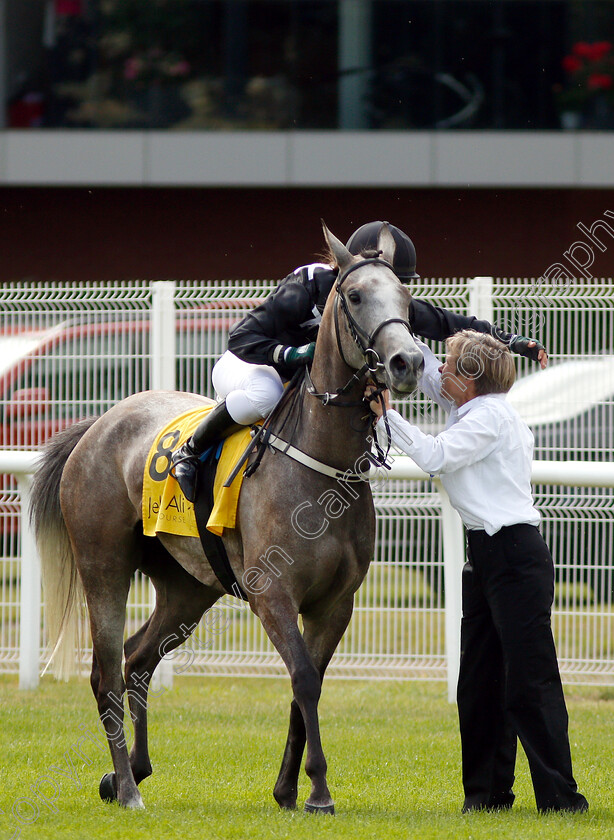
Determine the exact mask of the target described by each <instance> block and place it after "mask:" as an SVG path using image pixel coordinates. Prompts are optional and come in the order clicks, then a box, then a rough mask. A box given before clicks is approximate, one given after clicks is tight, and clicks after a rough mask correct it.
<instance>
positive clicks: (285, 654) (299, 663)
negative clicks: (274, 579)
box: [254, 591, 335, 814]
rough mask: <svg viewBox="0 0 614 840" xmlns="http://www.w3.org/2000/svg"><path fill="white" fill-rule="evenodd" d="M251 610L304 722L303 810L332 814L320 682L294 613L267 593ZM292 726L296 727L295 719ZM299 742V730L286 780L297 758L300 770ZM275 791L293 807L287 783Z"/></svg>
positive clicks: (286, 603) (286, 757) (280, 597)
mask: <svg viewBox="0 0 614 840" xmlns="http://www.w3.org/2000/svg"><path fill="white" fill-rule="evenodd" d="M267 596H268V597H267ZM254 610H255V612H256V614H257V615H258V617H259V618H260V621H261V622H262V625H263V627H264V629H265V630H266V633H267V635H268V637H269V638H270V640H271V641H272V642H273V644H274V645H275V647H276V649H277V650H278V652H279V654H280V656H281V658H282V659H283V660H284V663H285V665H286V668H287V669H288V673H289V674H290V679H291V681H292V692H293V694H294V701H295V703H296V706H295V709H296V708H298V711H299V713H300V715H301V717H302V720H303V722H304V731H305V739H306V741H307V758H306V760H305V772H306V773H307V775H308V776H309V778H310V779H311V793H310V795H309V797H308V799H307V802H306V803H305V810H306V811H318V812H319V813H328V814H333V813H334V810H335V808H334V804H333V800H332V799H331V796H330V791H329V789H328V785H327V783H326V759H325V757H324V751H323V749H322V742H321V739H320V725H319V721H318V701H319V699H320V691H321V679H320V674H319V672H318V669H317V667H316V666H315V665H314V663H313V661H312V659H311V656H310V655H309V651H308V650H307V646H306V644H305V640H304V639H303V637H302V636H301V634H300V632H299V629H298V624H297V620H298V612H297V610H296V608H295V607H294V605H293V604H292V602H291V601H290V598H289V597H288V596H287V595H285V593H281V592H277V593H275V594H273V593H270V591H267V593H266V596H260V597H259V598H257V599H256V600H255V603H254ZM295 715H296V712H295ZM294 725H295V726H296V725H297V723H296V717H295V724H294ZM291 732H292V723H291ZM289 738H290V735H289ZM300 741H301V738H300V730H299V739H298V741H297V746H298V747H299V750H298V751H297V750H296V748H294V749H293V748H292V747H290V748H288V746H286V753H285V755H284V762H285V763H287V766H288V771H287V774H288V777H289V778H290V777H291V776H293V775H294V772H295V768H296V756H297V755H298V766H299V767H300V755H302V751H303V745H304V741H303V742H302V744H301V743H300ZM282 771H283V765H282ZM297 776H298V771H297ZM278 784H279V780H278ZM293 786H294V788H296V781H294V785H293ZM275 790H276V793H275V794H274V795H275V798H276V799H277V801H278V803H279V804H280V805H281V806H282V807H286V808H288V807H294V805H295V804H296V794H295V793H294V794H293V793H292V784H290V787H289V788H288V790H283V791H282V789H281V788H278V785H276V786H275ZM278 794H279V798H278ZM293 796H294V799H293V798H292V797H293ZM280 798H281V801H280Z"/></svg>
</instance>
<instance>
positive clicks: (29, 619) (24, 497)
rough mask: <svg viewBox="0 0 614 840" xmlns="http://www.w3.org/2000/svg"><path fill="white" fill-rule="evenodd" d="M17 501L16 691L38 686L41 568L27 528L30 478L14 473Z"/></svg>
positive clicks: (28, 525) (31, 533)
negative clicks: (17, 675)
mask: <svg viewBox="0 0 614 840" xmlns="http://www.w3.org/2000/svg"><path fill="white" fill-rule="evenodd" d="M16 478H17V487H18V489H19V496H20V499H21V576H20V577H21V590H20V605H19V688H24V689H31V688H36V687H37V686H38V680H39V676H38V672H39V667H40V655H41V568H40V558H39V556H38V552H37V550H36V541H35V539H34V534H33V532H32V529H31V527H30V518H29V515H28V514H29V510H30V486H31V484H32V476H31V475H28V474H27V473H17V474H16Z"/></svg>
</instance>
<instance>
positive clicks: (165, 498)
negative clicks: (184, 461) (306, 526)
mask: <svg viewBox="0 0 614 840" xmlns="http://www.w3.org/2000/svg"><path fill="white" fill-rule="evenodd" d="M213 408H215V406H214V405H212V406H206V407H204V408H202V407H201V408H195V409H192V410H191V411H186V412H185V413H184V414H180V415H179V416H178V417H176V418H175V419H174V420H172V421H171V422H170V423H168V424H167V425H166V426H165V427H164V428H163V429H162V431H161V432H160V433H159V434H158V436H157V437H156V439H155V441H154V443H153V446H152V447H151V449H150V451H149V455H148V456H147V460H146V461H145V472H144V476H143V506H142V511H143V533H144V534H145V536H147V537H155V536H156V534H157V533H158V532H160V531H163V532H164V533H166V534H178V535H180V536H184V537H198V528H197V526H196V517H195V516H194V505H193V504H192V502H189V501H188V500H187V499H186V497H185V496H184V495H183V493H182V491H181V488H180V487H179V484H178V483H177V482H176V480H175V479H174V478H173V477H172V476H171V475H169V468H170V464H171V462H170V456H171V454H172V453H173V451H174V450H175V449H177V447H178V446H181V444H182V443H184V442H185V441H186V440H187V439H188V438H189V437H190V436H191V435H192V434H193V432H194V431H195V429H196V428H197V426H198V425H199V424H200V422H201V421H202V420H204V418H205V417H206V415H207V413H208V412H209V411H211V409H213ZM249 441H250V430H249V428H248V427H246V428H245V429H242V430H241V431H239V432H235V434H233V435H231V436H230V437H228V438H226V440H225V441H224V445H223V447H222V453H221V455H220V459H219V463H218V466H217V471H216V474H215V481H214V486H213V498H214V506H213V510H212V511H211V514H210V516H209V520H208V522H207V530H208V531H211V532H212V533H214V534H217V536H219V537H221V536H222V534H223V533H224V528H234V527H235V524H236V519H237V505H238V502H239V493H240V492H241V484H242V482H243V471H242V470H240V471H239V473H238V474H237V476H236V477H235V479H234V481H233V482H232V484H231V485H230V487H224V482H225V481H226V478H227V477H228V476H229V475H230V473H231V472H232V470H233V469H234V467H235V465H236V463H237V461H238V460H239V458H240V457H241V455H242V454H243V452H244V451H245V448H246V446H247V444H248V443H249Z"/></svg>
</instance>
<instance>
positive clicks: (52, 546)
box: [30, 417, 96, 680]
mask: <svg viewBox="0 0 614 840" xmlns="http://www.w3.org/2000/svg"><path fill="white" fill-rule="evenodd" d="M95 421H96V418H95V417H94V418H88V419H86V420H81V421H80V422H78V423H74V424H73V425H71V426H68V428H66V429H64V430H63V431H61V432H59V433H58V434H57V435H55V436H54V437H53V438H51V440H50V441H49V442H48V443H47V445H46V447H45V450H44V453H43V456H42V460H41V462H40V466H39V467H38V469H37V471H36V473H35V474H34V480H33V482H32V492H31V496H30V521H31V523H32V525H33V526H34V533H35V535H36V545H37V547H38V553H39V556H40V559H41V569H42V579H43V592H44V596H45V617H46V623H47V631H48V634H49V640H50V642H51V645H52V653H51V657H50V658H49V662H48V663H47V665H46V667H45V670H47V668H48V667H49V665H50V663H51V661H52V660H53V663H54V672H55V675H56V677H57V678H58V679H64V680H67V679H68V677H69V676H70V674H71V673H72V672H73V671H74V670H75V661H76V653H77V652H78V651H79V650H80V638H79V606H80V604H81V603H82V601H83V588H82V585H81V580H80V578H79V574H78V571H77V566H76V563H75V558H74V555H73V552H72V547H71V545H70V539H69V537H68V531H67V530H66V523H65V521H64V517H63V515H62V509H61V508H60V480H61V478H62V473H63V471H64V467H65V465H66V461H67V460H68V457H69V455H70V453H71V452H72V451H73V449H74V448H75V446H76V445H77V444H78V443H79V441H80V440H81V438H82V437H83V435H84V434H85V433H86V432H87V430H88V429H89V428H90V426H91V425H92V424H93V423H95Z"/></svg>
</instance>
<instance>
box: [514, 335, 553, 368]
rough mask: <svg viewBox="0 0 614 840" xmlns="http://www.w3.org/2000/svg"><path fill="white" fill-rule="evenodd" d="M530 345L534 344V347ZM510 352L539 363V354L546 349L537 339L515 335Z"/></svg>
mask: <svg viewBox="0 0 614 840" xmlns="http://www.w3.org/2000/svg"><path fill="white" fill-rule="evenodd" d="M529 344H533V346H532V347H529ZM510 350H511V351H512V352H513V353H518V355H519V356H526V358H527V359H531V360H532V361H533V362H538V361H539V359H538V356H539V353H540V352H541V351H542V350H543V351H544V352H545V350H546V348H545V347H544V345H543V344H541V343H540V342H539V341H537V339H535V338H525V337H524V336H523V335H515V336H514V337H513V338H512V340H511V341H510Z"/></svg>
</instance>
